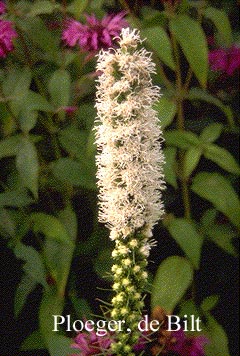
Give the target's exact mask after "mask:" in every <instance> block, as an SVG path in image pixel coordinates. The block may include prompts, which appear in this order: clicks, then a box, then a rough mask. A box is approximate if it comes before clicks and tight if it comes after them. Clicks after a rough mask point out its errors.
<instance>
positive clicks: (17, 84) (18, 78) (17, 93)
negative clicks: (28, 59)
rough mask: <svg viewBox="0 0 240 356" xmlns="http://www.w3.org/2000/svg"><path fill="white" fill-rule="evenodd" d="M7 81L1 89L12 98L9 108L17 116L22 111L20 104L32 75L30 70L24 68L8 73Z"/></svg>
mask: <svg viewBox="0 0 240 356" xmlns="http://www.w3.org/2000/svg"><path fill="white" fill-rule="evenodd" d="M11 76H13V78H11ZM9 80H10V81H9V82H7V83H6V87H5V88H4V87H3V89H4V91H5V93H6V95H7V96H9V97H10V98H12V100H11V101H10V108H11V110H12V112H13V114H14V115H15V116H18V115H19V113H20V111H21V109H22V102H23V100H24V99H25V97H26V96H27V93H28V90H29V87H30V84H31V81H32V74H31V71H30V69H29V68H28V67H25V68H22V69H21V70H16V71H14V72H10V78H9ZM12 81H13V82H12ZM8 85H9V87H8ZM11 85H12V86H11Z"/></svg>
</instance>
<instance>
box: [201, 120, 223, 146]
mask: <svg viewBox="0 0 240 356" xmlns="http://www.w3.org/2000/svg"><path fill="white" fill-rule="evenodd" d="M222 131H223V125H222V124H218V123H213V124H210V125H208V126H207V127H205V128H204V129H203V131H202V133H201V135H200V140H201V141H202V142H203V143H204V144H205V143H208V142H209V143H212V142H214V141H216V140H217V139H218V138H219V137H220V135H221V133H222Z"/></svg>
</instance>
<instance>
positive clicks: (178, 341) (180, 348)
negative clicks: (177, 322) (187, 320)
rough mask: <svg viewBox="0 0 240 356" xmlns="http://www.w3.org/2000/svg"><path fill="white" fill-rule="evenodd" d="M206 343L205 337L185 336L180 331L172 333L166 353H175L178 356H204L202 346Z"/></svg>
mask: <svg viewBox="0 0 240 356" xmlns="http://www.w3.org/2000/svg"><path fill="white" fill-rule="evenodd" d="M208 342H209V340H208V339H207V338H206V337H205V336H196V337H194V336H186V335H185V333H184V331H183V330H182V329H181V330H179V331H173V332H172V339H171V342H170V343H169V344H168V345H167V347H166V351H168V352H176V353H177V354H178V355H179V356H204V355H205V352H204V346H205V345H206V344H207V343H208Z"/></svg>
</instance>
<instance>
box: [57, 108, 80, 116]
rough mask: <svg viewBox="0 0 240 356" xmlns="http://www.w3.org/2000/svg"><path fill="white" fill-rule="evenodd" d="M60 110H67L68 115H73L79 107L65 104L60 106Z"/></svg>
mask: <svg viewBox="0 0 240 356" xmlns="http://www.w3.org/2000/svg"><path fill="white" fill-rule="evenodd" d="M60 110H63V111H65V113H66V114H68V115H72V114H74V113H75V112H76V111H77V110H78V107H77V106H63V107H60V108H59V111H60Z"/></svg>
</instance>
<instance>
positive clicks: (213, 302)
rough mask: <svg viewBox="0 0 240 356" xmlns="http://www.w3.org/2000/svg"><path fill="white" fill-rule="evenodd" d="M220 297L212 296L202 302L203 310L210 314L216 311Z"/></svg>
mask: <svg viewBox="0 0 240 356" xmlns="http://www.w3.org/2000/svg"><path fill="white" fill-rule="evenodd" d="M219 299H220V298H219V295H211V296H209V297H207V298H205V299H204V300H203V301H202V304H201V308H202V310H203V311H205V312H209V311H211V310H212V309H214V308H215V307H216V306H217V304H218V303H219Z"/></svg>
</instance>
